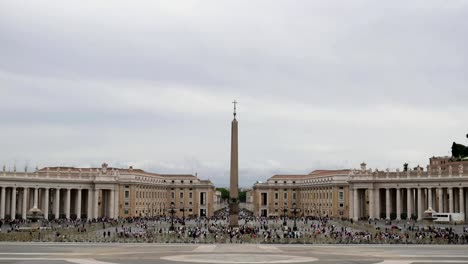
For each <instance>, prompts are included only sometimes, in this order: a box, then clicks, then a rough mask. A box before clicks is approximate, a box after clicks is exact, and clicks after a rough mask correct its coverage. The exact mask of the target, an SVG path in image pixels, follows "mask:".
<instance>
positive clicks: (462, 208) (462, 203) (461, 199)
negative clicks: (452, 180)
mask: <svg viewBox="0 0 468 264" xmlns="http://www.w3.org/2000/svg"><path fill="white" fill-rule="evenodd" d="M458 190H459V191H460V192H459V194H458V200H459V205H460V214H462V216H463V219H465V217H464V215H465V194H464V193H463V187H460V188H459V189H458Z"/></svg>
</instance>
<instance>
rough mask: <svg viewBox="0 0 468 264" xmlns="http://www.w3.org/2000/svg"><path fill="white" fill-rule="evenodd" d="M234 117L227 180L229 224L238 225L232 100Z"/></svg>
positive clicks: (236, 159) (235, 125) (236, 162)
mask: <svg viewBox="0 0 468 264" xmlns="http://www.w3.org/2000/svg"><path fill="white" fill-rule="evenodd" d="M233 104H234V119H233V120H232V123H231V174H230V182H229V198H230V199H229V226H230V227H238V226H239V160H238V155H239V152H238V148H237V120H236V105H237V102H236V101H235V100H234V102H233Z"/></svg>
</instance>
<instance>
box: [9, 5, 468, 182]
mask: <svg viewBox="0 0 468 264" xmlns="http://www.w3.org/2000/svg"><path fill="white" fill-rule="evenodd" d="M234 99H236V100H238V101H239V105H238V121H239V167H240V186H251V185H252V184H253V183H254V182H255V181H257V180H266V179H267V178H268V177H270V176H272V175H273V174H277V173H291V174H293V173H308V172H310V171H311V170H313V169H341V168H357V167H359V164H360V163H361V162H362V161H365V162H367V164H368V166H369V167H371V168H379V169H381V170H383V169H385V168H387V167H389V168H392V169H395V168H397V167H402V164H403V163H404V162H408V163H410V165H411V166H413V165H414V166H416V165H418V164H420V165H421V166H425V165H426V164H427V163H428V159H429V157H430V156H432V155H448V154H449V152H450V147H451V144H452V142H453V141H456V142H459V143H462V144H467V143H468V139H466V137H465V135H466V134H467V133H468V119H467V112H468V1H457V0H450V1H447V0H441V1H431V0H421V1H416V0H415V1H407V0H404V1H396V0H392V1H372V0H371V1H357V0H356V1H330V0H323V1H318V0H316V1H290V0H288V1H251V0H249V1H219V0H215V1H206V0H205V1H148V2H140V1H126V2H123V1H122V2H121V1H111V2H109V1H82V0H80V1H19V0H12V1H0V100H1V102H0V131H1V133H0V135H1V143H0V162H2V163H4V164H6V165H7V167H8V166H10V167H12V166H13V164H16V166H17V167H18V169H21V170H22V169H23V168H24V166H25V165H28V166H29V167H30V168H33V167H35V166H36V165H38V166H39V167H44V166H57V165H64V166H85V167H87V166H100V164H101V163H102V162H107V163H108V164H109V165H110V166H114V167H127V166H129V165H133V166H134V167H137V168H141V169H144V170H147V171H151V172H157V173H196V172H197V173H198V176H199V177H201V178H203V179H210V180H212V181H213V182H214V183H215V184H216V185H218V186H227V185H228V182H229V180H228V177H229V154H230V122H231V120H232V103H231V102H232V101H233V100H234Z"/></svg>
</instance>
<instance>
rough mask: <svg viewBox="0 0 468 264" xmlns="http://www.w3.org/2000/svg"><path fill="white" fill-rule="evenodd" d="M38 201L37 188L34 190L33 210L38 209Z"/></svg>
mask: <svg viewBox="0 0 468 264" xmlns="http://www.w3.org/2000/svg"><path fill="white" fill-rule="evenodd" d="M38 201H39V188H37V187H36V188H34V202H33V208H39V207H38V205H37V203H38Z"/></svg>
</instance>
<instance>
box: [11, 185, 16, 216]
mask: <svg viewBox="0 0 468 264" xmlns="http://www.w3.org/2000/svg"><path fill="white" fill-rule="evenodd" d="M15 218H16V187H13V188H12V189H11V219H12V220H14V219H15Z"/></svg>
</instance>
